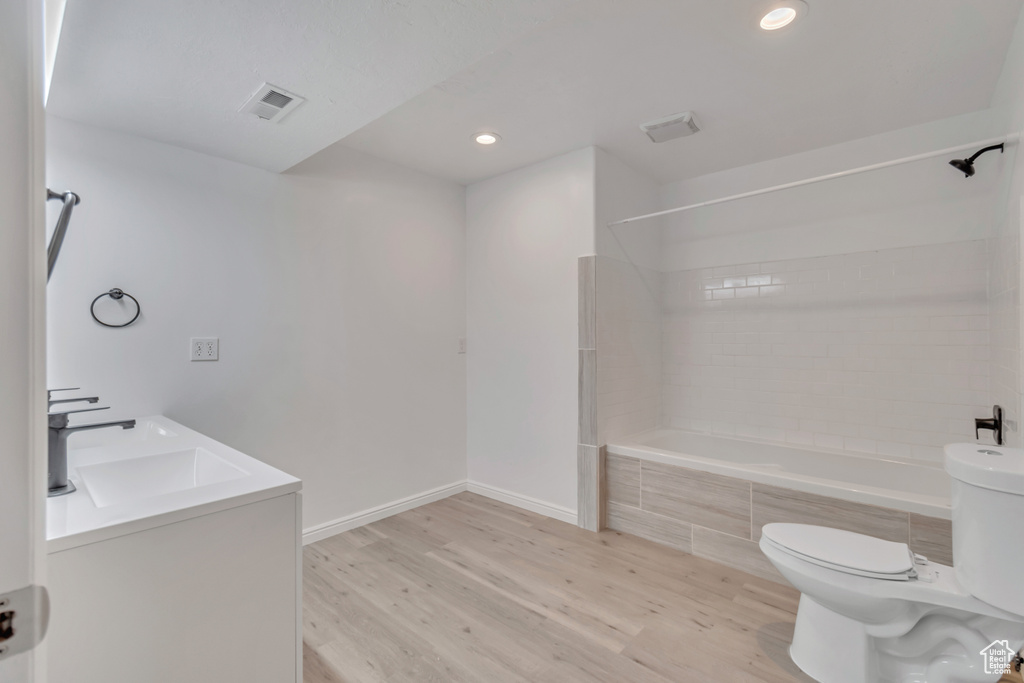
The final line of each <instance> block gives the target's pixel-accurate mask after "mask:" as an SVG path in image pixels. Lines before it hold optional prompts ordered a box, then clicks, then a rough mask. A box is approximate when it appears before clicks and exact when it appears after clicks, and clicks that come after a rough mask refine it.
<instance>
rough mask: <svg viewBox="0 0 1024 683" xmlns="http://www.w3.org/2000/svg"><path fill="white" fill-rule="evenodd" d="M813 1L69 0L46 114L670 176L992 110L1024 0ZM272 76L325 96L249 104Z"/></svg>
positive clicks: (149, 128)
mask: <svg viewBox="0 0 1024 683" xmlns="http://www.w3.org/2000/svg"><path fill="white" fill-rule="evenodd" d="M808 2H809V4H810V12H809V13H808V15H807V16H806V17H805V18H804V19H803V20H801V21H800V22H798V23H796V24H794V25H792V26H791V27H789V28H787V29H783V30H781V31H777V32H773V33H765V32H763V31H760V30H759V29H757V28H756V21H757V18H759V12H758V10H759V9H763V6H764V4H765V0H629V1H628V2H627V1H625V0H584V1H582V2H580V1H579V0H344V1H342V0H291V1H290V2H272V1H271V0H217V1H216V2H214V1H211V0H176V1H175V2H166V0H161V1H159V2H158V1H157V0H132V2H124V1H120V2H116V1H115V0H88V1H86V0H68V9H67V15H66V17H65V22H64V29H63V34H62V39H61V45H60V51H59V53H58V56H57V64H56V69H55V72H54V80H53V85H52V89H51V93H50V101H49V104H48V110H49V111H50V112H51V113H53V114H56V115H58V116H62V117H66V118H70V119H74V120H78V121H83V122H86V123H93V124H96V125H100V126H103V127H107V128H113V129H116V130H121V131H125V132H129V133H133V134H137V135H141V136H144V137H148V138H152V139H156V140H160V141H163V142H168V143H171V144H176V145H180V146H183V147H188V148H191V149H195V150H199V151H203V152H207V153H210V154H215V155H217V156H222V157H226V158H229V159H234V160H237V161H242V162H245V163H249V164H253V165H256V166H261V167H263V168H267V169H271V170H275V171H280V170H284V169H287V168H289V167H291V166H293V165H294V164H296V163H298V162H300V161H302V160H303V159H306V158H307V157H309V156H311V155H312V154H314V153H316V152H317V151H319V150H321V149H323V148H325V147H329V146H330V145H332V143H337V144H339V145H343V146H346V147H351V148H355V149H357V150H360V151H362V152H366V153H369V154H372V155H375V156H379V157H382V158H385V159H388V160H391V161H395V162H398V163H400V164H404V165H406V166H410V167H413V168H417V169H420V170H423V171H426V172H429V173H432V174H435V175H438V176H441V177H445V178H450V179H454V180H457V181H459V182H463V183H469V182H474V181H476V180H480V179H483V178H486V177H489V176H493V175H496V174H499V173H502V172H505V171H508V170H511V169H513V168H517V167H520V166H523V165H526V164H529V163H532V162H535V161H539V160H542V159H545V158H548V157H551V156H554V155H556V154H559V153H561V152H565V151H569V150H572V149H577V148H580V147H583V146H587V145H592V144H594V145H599V146H601V147H603V148H605V149H606V150H608V151H609V152H611V153H612V154H614V155H615V156H617V157H619V158H620V159H622V160H623V161H625V162H626V163H628V164H630V165H631V166H633V167H634V168H636V169H637V170H640V171H643V172H645V173H647V174H648V175H650V176H651V177H653V178H655V179H657V180H659V181H661V182H670V181H675V180H680V179H684V178H688V177H693V176H698V175H704V174H706V173H712V172H715V171H719V170H723V169H726V168H732V167H737V166H742V165H746V164H750V163H755V162H758V161H763V160H767V159H771V158H776V157H781V156H786V155H790V154H794V153H797V152H800V151H804V150H808V149H813V148H818V147H823V146H827V145H832V144H836V143H839V142H843V141H846V140H852V139H856V138H861V137H865V136H869V135H873V134H877V133H880V132H884V131H888V130H895V129H899V128H903V127H906V126H911V125H915V124H919V123H924V122H926V121H932V120H937V119H943V118H947V117H950V116H954V115H957V114H962V113H965V112H970V111H976V110H979V109H984V108H986V107H987V106H988V105H989V102H990V100H991V98H992V94H993V90H994V87H995V83H996V80H997V79H998V77H999V73H1000V70H1001V67H1002V64H1003V59H1004V56H1005V54H1006V50H1007V47H1008V45H1009V41H1010V37H1011V34H1012V33H1013V29H1014V26H1015V24H1016V21H1017V17H1018V14H1019V12H1020V9H1021V5H1022V2H1024V0H984V2H979V1H978V0H899V2H892V0H808ZM264 81H268V82H270V83H273V84H275V85H278V86H280V87H283V88H286V89H289V90H292V91H293V92H296V93H298V94H300V95H302V96H304V97H306V98H308V100H309V101H308V102H307V103H306V104H304V105H302V107H300V108H299V109H297V110H296V111H295V112H294V113H293V114H291V115H289V116H288V117H287V118H286V119H284V121H283V122H282V123H280V124H268V123H265V122H261V121H258V120H256V119H255V118H252V117H250V116H249V115H243V114H239V113H238V112H237V109H238V108H239V107H240V106H241V104H242V103H243V102H245V100H246V99H247V98H248V97H249V95H250V94H252V92H254V91H255V90H256V89H257V88H258V87H259V85H260V84H262V83H263V82H264ZM689 109H692V110H693V111H695V112H696V114H697V118H698V120H699V121H700V123H701V125H702V127H703V128H704V130H703V131H702V132H701V133H699V134H698V135H696V136H693V137H689V138H682V139H679V140H675V141H672V142H667V143H663V144H661V145H655V144H653V143H651V142H650V141H649V140H648V139H647V137H646V136H645V135H644V134H643V133H641V132H640V131H639V129H638V127H637V126H638V124H640V123H641V122H643V121H648V120H651V119H655V118H659V117H662V116H665V115H668V114H672V113H675V112H680V111H685V110H689ZM480 130H494V131H497V132H499V133H500V134H501V135H502V136H503V140H502V142H501V143H500V144H499V145H495V146H494V147H492V148H481V147H479V146H477V145H476V144H475V143H473V142H472V140H471V135H472V133H474V132H476V131H480ZM339 141H340V142H339Z"/></svg>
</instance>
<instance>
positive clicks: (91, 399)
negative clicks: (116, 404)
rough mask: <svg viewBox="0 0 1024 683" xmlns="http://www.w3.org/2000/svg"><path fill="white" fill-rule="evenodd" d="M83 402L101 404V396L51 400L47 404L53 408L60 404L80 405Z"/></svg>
mask: <svg viewBox="0 0 1024 683" xmlns="http://www.w3.org/2000/svg"><path fill="white" fill-rule="evenodd" d="M82 401H85V402H86V403H99V402H100V397H99V396H82V397H81V398H51V399H49V400H48V401H47V403H48V404H49V405H50V407H51V408H52V407H53V406H55V405H57V404H58V403H80V402H82Z"/></svg>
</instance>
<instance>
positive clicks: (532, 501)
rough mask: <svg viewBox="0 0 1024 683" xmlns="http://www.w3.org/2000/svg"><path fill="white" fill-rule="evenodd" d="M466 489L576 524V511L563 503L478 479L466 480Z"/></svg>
mask: <svg viewBox="0 0 1024 683" xmlns="http://www.w3.org/2000/svg"><path fill="white" fill-rule="evenodd" d="M466 490H468V491H470V492H471V493H477V494H480V495H481V496H486V497H487V498H493V499H494V500H500V501H501V502H502V503H508V504H509V505H514V506H516V507H518V508H523V509H524V510H529V511H530V512H536V513H537V514H538V515H544V516H545V517H552V518H554V519H558V520H561V521H563V522H568V523H569V524H576V517H577V515H576V511H575V510H570V509H569V508H564V507H562V506H561V505H552V504H551V503H545V502H544V501H542V500H537V499H536V498H531V497H530V496H524V495H522V494H521V493H513V492H512V491H506V490H505V489H499V488H496V487H494V486H488V485H487V484H481V483H480V482H477V481H469V482H466Z"/></svg>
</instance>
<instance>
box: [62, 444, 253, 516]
mask: <svg viewBox="0 0 1024 683" xmlns="http://www.w3.org/2000/svg"><path fill="white" fill-rule="evenodd" d="M248 475H249V473H248V472H245V471H244V470H242V469H240V468H238V467H236V466H234V465H232V464H231V463H229V462H227V461H226V460H224V459H223V458H220V457H218V456H217V455H214V454H213V453H211V452H210V451H208V450H206V449H205V448H187V449H184V450H179V451H173V452H171V453H160V454H157V455H147V456H144V457H141V458H128V459H124V460H115V461H111V462H104V463H100V464H96V465H86V466H83V467H79V468H78V476H79V477H80V478H81V481H82V483H83V484H84V485H85V489H86V490H87V491H88V492H89V496H90V497H91V498H92V501H93V504H94V505H95V506H96V507H98V508H104V507H108V506H110V505H117V504H119V503H127V502H131V501H138V500H144V499H148V498H155V497H156V496H162V495H165V494H168V493H175V492H177V491H184V490H187V489H197V488H200V487H203V486H209V485H211V484H219V483H221V482H225V481H231V480H232V479H239V478H241V477H245V476H248Z"/></svg>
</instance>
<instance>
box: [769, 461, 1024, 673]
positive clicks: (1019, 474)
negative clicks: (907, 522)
mask: <svg viewBox="0 0 1024 683" xmlns="http://www.w3.org/2000/svg"><path fill="white" fill-rule="evenodd" d="M946 470H947V471H948V472H949V474H950V476H951V477H952V478H953V500H952V502H953V554H954V558H955V561H954V565H955V568H954V567H947V566H945V565H941V564H937V563H935V562H930V561H928V560H927V559H925V558H923V557H920V556H915V555H914V554H913V553H912V552H911V551H910V548H909V547H908V546H907V545H906V544H905V543H892V542H890V541H883V540H881V539H878V538H873V537H871V536H865V535H863V534H855V533H852V532H849V531H841V530H839V529H829V528H825V527H820V526H812V525H807V524H767V525H765V527H764V529H763V530H762V535H761V544H760V545H761V550H762V551H763V552H764V554H765V555H766V556H767V557H768V559H769V560H771V562H772V564H774V565H775V567H776V568H778V570H779V571H780V572H781V573H782V575H783V576H784V577H786V579H787V580H788V581H789V582H790V583H792V584H793V585H794V586H795V587H796V588H797V589H799V590H800V592H801V596H800V607H799V610H798V612H797V618H796V629H795V632H794V634H793V644H792V646H791V647H790V656H791V657H792V658H793V661H794V662H795V663H796V665H797V666H799V667H800V668H801V669H802V670H803V671H804V672H805V673H807V674H808V675H809V676H811V677H812V678H814V679H815V680H818V681H822V683H875V682H879V683H881V682H885V683H890V682H899V683H941V682H945V681H950V682H957V683H960V682H963V683H966V682H968V681H997V680H999V678H1000V676H1001V672H999V671H993V668H994V667H996V665H997V664H998V661H997V660H998V656H997V655H998V652H997V651H998V650H1005V651H1008V652H1011V653H1015V652H1018V651H1019V650H1020V649H1021V646H1022V645H1024V450H1020V449H1011V448H1003V447H1001V446H1000V447H986V446H980V445H978V444H952V445H950V446H947V447H946ZM1001 641H1005V642H1001ZM983 650H985V651H986V652H987V654H984V653H983V652H982V651H983ZM987 668H988V670H986V669H987Z"/></svg>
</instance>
